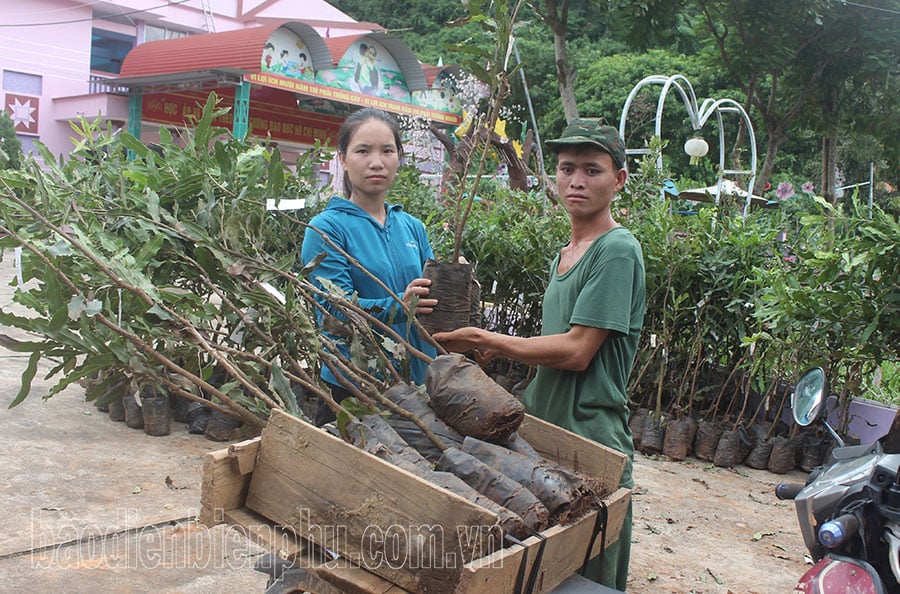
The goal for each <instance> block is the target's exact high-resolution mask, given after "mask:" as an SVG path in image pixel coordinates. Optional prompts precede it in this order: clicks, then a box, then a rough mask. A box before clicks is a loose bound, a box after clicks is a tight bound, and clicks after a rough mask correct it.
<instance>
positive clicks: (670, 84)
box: [619, 74, 757, 213]
mask: <svg viewBox="0 0 900 594" xmlns="http://www.w3.org/2000/svg"><path fill="white" fill-rule="evenodd" d="M649 85H662V89H661V90H660V92H659V99H658V101H657V104H656V115H655V117H654V134H655V135H656V136H658V137H659V138H663V134H662V116H663V107H664V105H665V103H666V97H667V96H668V93H669V91H670V90H671V89H675V91H676V92H677V93H678V95H679V96H680V97H681V100H682V102H683V103H684V106H685V109H686V110H687V112H688V117H689V118H690V122H691V127H692V128H693V130H694V131H695V132H699V131H700V130H701V129H702V128H703V126H704V124H706V123H707V121H709V119H710V118H712V117H713V116H715V121H716V123H717V124H718V133H719V179H718V183H717V192H716V195H715V197H714V199H715V202H716V204H718V203H719V197H720V196H721V195H722V193H723V182H728V181H729V180H728V179H727V177H728V176H729V175H747V176H749V178H748V182H747V188H746V204H745V205H744V213H746V212H747V211H749V209H750V201H751V199H752V195H753V183H754V181H756V159H757V153H756V134H755V133H754V130H753V122H751V121H750V117H749V116H748V115H747V112H746V111H745V110H744V108H743V107H742V106H741V104H740V103H738V102H737V101H734V100H733V99H704V100H703V102H702V103H700V104H699V105H698V103H697V95H696V94H695V93H694V87H693V86H691V83H690V81H689V80H688V79H687V78H685V77H684V76H682V75H680V74H674V75H672V76H662V75H658V74H654V75H651V76H648V77H646V78H644V79H643V80H641V81H640V82H639V83H638V84H636V85H635V86H634V88H633V89H631V92H630V93H629V94H628V98H627V99H626V100H625V105H624V106H623V107H622V117H621V118H620V119H619V134H620V135H621V136H622V138H623V139H624V138H626V136H625V126H626V123H627V121H628V112H629V110H630V108H631V103H632V102H633V101H634V98H635V97H636V96H637V94H638V93H639V92H640V91H641V89H643V88H644V87H646V86H649ZM723 113H737V114H738V115H739V116H740V117H741V119H742V120H743V122H744V125H745V126H746V128H747V136H748V137H749V139H750V169H736V168H733V167H732V168H729V167H728V166H727V164H726V151H725V121H724V119H723V117H722V114H723ZM649 153H650V149H648V148H646V147H634V148H629V147H628V146H627V145H626V148H625V155H626V159H625V161H626V166H627V162H628V159H627V157H628V155H647V154H649ZM662 166H663V157H662V153H660V154H659V155H658V156H657V158H656V167H657V169H658V170H662ZM662 192H663V190H660V194H662Z"/></svg>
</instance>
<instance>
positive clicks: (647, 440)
mask: <svg viewBox="0 0 900 594" xmlns="http://www.w3.org/2000/svg"><path fill="white" fill-rule="evenodd" d="M662 447H663V418H662V416H661V415H657V414H653V413H650V414H648V415H647V417H646V418H645V419H644V428H643V430H642V431H641V447H640V450H641V451H642V452H644V453H645V454H650V455H653V454H658V453H660V452H661V451H662Z"/></svg>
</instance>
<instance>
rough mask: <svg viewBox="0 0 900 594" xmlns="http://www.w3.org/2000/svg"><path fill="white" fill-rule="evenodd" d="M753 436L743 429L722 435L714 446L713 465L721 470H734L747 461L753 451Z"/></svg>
mask: <svg viewBox="0 0 900 594" xmlns="http://www.w3.org/2000/svg"><path fill="white" fill-rule="evenodd" d="M753 445H754V442H753V436H752V434H751V433H750V432H749V431H747V429H746V428H744V427H738V428H737V429H733V430H730V431H725V432H723V433H722V437H720V438H719V444H718V446H716V455H715V457H714V458H713V464H715V465H716V466H721V467H723V468H734V467H735V466H737V465H738V464H740V463H742V462H743V461H744V460H746V459H747V456H748V455H749V454H750V451H751V450H752V449H753Z"/></svg>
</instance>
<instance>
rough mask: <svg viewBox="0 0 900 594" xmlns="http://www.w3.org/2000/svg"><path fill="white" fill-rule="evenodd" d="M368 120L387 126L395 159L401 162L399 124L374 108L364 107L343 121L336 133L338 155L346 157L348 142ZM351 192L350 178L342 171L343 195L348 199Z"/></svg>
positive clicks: (391, 117)
mask: <svg viewBox="0 0 900 594" xmlns="http://www.w3.org/2000/svg"><path fill="white" fill-rule="evenodd" d="M369 120H378V121H379V122H384V123H385V124H387V126H388V128H390V129H391V132H393V134H394V144H395V145H397V157H398V158H399V160H400V162H401V163H402V162H403V144H402V143H401V142H400V124H399V123H398V122H397V120H396V119H395V118H394V116H392V115H391V114H389V113H388V112H386V111H382V110H380V109H375V108H374V107H364V108H362V109H360V110H359V111H355V112H353V113H352V114H350V115H349V116H347V119H346V120H344V123H343V124H341V129H340V130H339V131H338V154H340V155H343V156H345V157H346V156H347V149H348V148H349V147H350V140H351V139H352V138H353V135H354V134H356V131H357V130H358V129H359V127H360V126H362V125H363V124H364V123H366V122H368V121H369ZM352 192H353V186H352V185H351V184H350V176H349V175H348V174H347V172H346V171H344V195H345V196H346V197H347V198H349V197H350V194H351V193H352Z"/></svg>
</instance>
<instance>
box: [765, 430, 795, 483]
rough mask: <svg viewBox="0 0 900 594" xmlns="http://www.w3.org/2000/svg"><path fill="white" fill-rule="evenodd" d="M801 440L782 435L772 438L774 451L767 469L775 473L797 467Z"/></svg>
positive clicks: (782, 472) (781, 472)
mask: <svg viewBox="0 0 900 594" xmlns="http://www.w3.org/2000/svg"><path fill="white" fill-rule="evenodd" d="M799 447H800V442H799V440H797V439H788V438H787V437H784V436H782V435H779V436H776V437H774V438H773V439H772V453H771V454H769V463H768V465H766V469H767V470H768V471H769V472H774V473H775V474H784V473H786V472H790V471H792V470H794V469H795V468H797V455H798V450H799Z"/></svg>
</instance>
